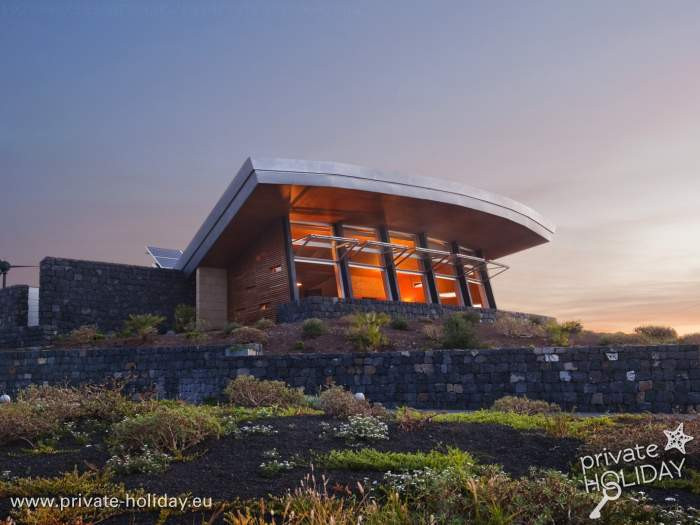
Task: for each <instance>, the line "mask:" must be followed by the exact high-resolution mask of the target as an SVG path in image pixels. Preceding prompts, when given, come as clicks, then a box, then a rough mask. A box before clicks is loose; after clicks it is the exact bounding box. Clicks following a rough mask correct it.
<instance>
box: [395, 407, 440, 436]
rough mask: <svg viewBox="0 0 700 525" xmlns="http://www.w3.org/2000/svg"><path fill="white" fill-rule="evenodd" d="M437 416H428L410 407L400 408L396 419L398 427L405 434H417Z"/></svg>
mask: <svg viewBox="0 0 700 525" xmlns="http://www.w3.org/2000/svg"><path fill="white" fill-rule="evenodd" d="M434 417H435V414H426V413H425V412H419V411H418V410H415V409H413V408H409V407H399V408H398V410H396V414H395V415H394V419H395V421H396V425H397V426H398V427H399V429H400V430H402V431H403V432H415V431H417V430H422V429H424V428H425V427H426V426H428V424H429V423H430V422H431V421H432V420H433V418H434Z"/></svg>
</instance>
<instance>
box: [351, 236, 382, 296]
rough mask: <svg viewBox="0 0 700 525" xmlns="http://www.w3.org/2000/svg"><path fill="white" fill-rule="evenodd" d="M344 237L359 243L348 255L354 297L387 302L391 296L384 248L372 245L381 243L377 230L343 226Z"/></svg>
mask: <svg viewBox="0 0 700 525" xmlns="http://www.w3.org/2000/svg"><path fill="white" fill-rule="evenodd" d="M343 237H346V238H351V239H354V240H355V241H357V244H355V245H354V247H352V248H351V249H350V251H349V253H348V255H347V258H348V271H349V272H350V283H351V288H352V295H353V297H355V298H357V299H377V300H380V301H386V300H387V299H388V296H389V294H388V293H387V282H386V270H385V268H384V257H383V248H382V247H381V246H380V245H378V244H374V245H373V244H372V242H379V235H378V233H377V230H375V229H374V228H364V227H359V226H343Z"/></svg>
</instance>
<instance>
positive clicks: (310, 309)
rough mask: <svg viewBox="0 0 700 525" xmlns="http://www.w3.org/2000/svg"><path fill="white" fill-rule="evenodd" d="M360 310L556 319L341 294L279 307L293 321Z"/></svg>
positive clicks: (281, 316)
mask: <svg viewBox="0 0 700 525" xmlns="http://www.w3.org/2000/svg"><path fill="white" fill-rule="evenodd" d="M357 312H384V313H387V314H389V315H392V316H401V317H404V318H405V319H419V318H421V317H431V318H438V317H442V316H444V315H449V314H451V313H455V312H474V313H476V314H478V315H479V317H480V318H481V320H482V321H486V322H491V321H495V320H496V318H497V317H498V316H499V315H504V314H506V315H510V316H514V317H523V318H529V319H533V318H535V319H540V320H541V321H543V322H546V321H552V320H554V318H553V317H547V316H544V315H537V314H526V313H521V312H507V311H505V310H493V309H490V308H472V307H470V306H466V307H464V306H448V305H441V304H425V303H402V302H399V301H377V300H374V299H340V298H337V297H306V298H304V299H301V300H299V301H298V302H295V303H287V304H283V305H280V306H279V307H278V309H277V320H278V321H279V322H280V323H293V322H296V321H301V320H303V319H309V318H310V317H318V318H319V319H332V318H336V317H342V316H344V315H348V314H353V313H357Z"/></svg>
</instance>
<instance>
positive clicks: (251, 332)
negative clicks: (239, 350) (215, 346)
mask: <svg viewBox="0 0 700 525" xmlns="http://www.w3.org/2000/svg"><path fill="white" fill-rule="evenodd" d="M231 337H232V338H233V341H234V342H236V343H239V344H246V343H260V344H263V345H264V344H266V343H267V340H268V337H267V334H266V333H265V332H263V331H262V330H259V329H257V328H253V327H252V326H241V327H240V328H236V329H235V330H233V331H232V332H231Z"/></svg>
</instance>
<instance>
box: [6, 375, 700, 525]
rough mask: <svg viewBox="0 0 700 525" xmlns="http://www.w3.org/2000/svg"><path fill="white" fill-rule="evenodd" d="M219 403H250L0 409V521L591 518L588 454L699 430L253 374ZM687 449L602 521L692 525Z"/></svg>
mask: <svg viewBox="0 0 700 525" xmlns="http://www.w3.org/2000/svg"><path fill="white" fill-rule="evenodd" d="M227 394H228V395H229V398H230V399H235V400H238V402H239V403H244V404H248V405H257V406H239V405H234V404H232V403H230V404H226V403H224V404H220V405H216V406H208V405H202V406H193V405H187V404H184V403H179V402H173V401H159V400H153V399H143V400H138V401H132V400H127V399H126V398H124V397H123V396H122V395H121V394H120V393H119V391H118V390H117V389H116V388H94V387H85V388H79V389H74V388H57V387H35V388H32V389H29V390H28V391H26V392H24V393H22V395H20V396H19V397H18V398H17V399H16V400H14V401H13V402H12V403H9V404H5V405H0V446H1V447H2V448H0V520H4V522H1V521H0V523H7V524H9V523H22V524H24V523H27V524H56V525H58V524H72V525H77V524H87V523H111V524H132V523H135V524H136V523H138V524H156V523H166V524H179V523H183V524H184V523H188V524H195V523H227V524H235V525H237V524H241V525H242V524H250V523H255V524H263V523H289V524H297V523H299V524H301V523H309V524H319V525H320V524H322V523H331V522H333V523H339V524H343V523H347V524H350V523H358V522H362V523H376V524H383V523H386V524H390V523H391V524H412V523H519V524H520V523H522V524H525V523H592V521H591V520H590V519H589V513H590V512H591V510H592V509H593V508H594V507H595V505H596V503H598V501H599V500H600V497H601V494H600V493H599V492H590V493H588V492H586V491H585V490H584V484H583V476H584V475H587V476H588V477H589V478H590V477H591V476H592V475H594V474H595V473H600V471H599V470H596V469H589V470H588V471H586V472H582V469H581V461H580V458H581V457H582V456H586V455H593V456H594V455H595V453H596V451H602V450H607V451H615V450H616V449H618V448H619V449H622V448H624V447H629V446H634V444H635V443H638V444H642V445H645V444H646V443H651V442H654V443H661V442H662V441H664V430H666V429H668V428H672V427H674V426H675V425H677V424H679V423H680V422H682V423H683V424H684V430H685V432H686V433H687V434H688V435H693V434H694V433H696V432H698V431H700V423H698V421H697V420H696V419H695V417H680V416H679V417H675V416H667V417H659V416H646V415H642V416H639V415H635V416H632V415H623V416H604V417H595V418H590V417H589V418H582V417H577V416H575V415H572V414H567V413H561V412H558V411H557V410H556V407H553V406H551V405H548V404H542V403H539V404H538V403H534V402H529V401H527V400H523V399H510V398H508V399H503V400H501V401H499V402H498V403H497V405H496V408H497V409H498V410H495V409H492V410H482V411H478V412H470V413H442V414H427V413H422V412H417V411H413V410H411V409H405V408H404V409H400V410H398V411H394V412H389V411H386V410H384V409H383V408H382V407H380V406H377V405H372V404H371V403H370V402H368V401H366V400H362V399H357V398H355V397H354V396H353V395H352V394H350V393H349V392H346V391H344V390H342V389H340V388H338V387H335V388H329V389H327V390H326V391H324V392H322V393H321V395H320V397H319V398H308V397H303V396H298V395H295V394H294V392H290V389H288V387H286V386H285V385H283V384H279V383H276V384H273V383H269V382H260V381H255V380H251V379H250V378H243V379H239V380H238V381H235V382H232V384H231V385H230V386H229V388H228V389H227ZM261 400H264V401H261ZM262 402H264V403H265V404H269V405H270V406H260V403H262ZM698 434H700V432H698ZM685 445H686V448H685V453H684V454H682V453H681V452H680V451H679V450H670V451H668V452H666V451H664V452H663V455H662V456H661V457H663V458H664V459H665V460H672V461H676V462H677V463H678V462H680V461H681V460H682V461H684V468H685V470H684V471H683V475H682V476H678V477H676V478H673V479H664V480H661V481H655V482H654V483H651V484H649V485H648V486H647V485H644V486H641V485H639V486H630V487H625V489H624V491H623V494H622V497H621V498H620V499H618V500H617V501H611V502H609V503H607V504H606V505H605V507H604V508H603V510H602V516H601V518H600V519H599V520H598V522H599V523H671V522H672V523H698V522H699V521H698V515H697V513H696V511H695V510H694V507H698V506H700V446H698V443H697V442H696V441H695V440H689V441H687V443H686V444H685ZM618 466H619V465H618ZM601 469H602V466H601ZM36 497H42V498H47V499H44V500H42V501H36V500H35V501H30V500H28V499H24V500H22V499H21V498H36ZM51 498H53V499H51Z"/></svg>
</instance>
